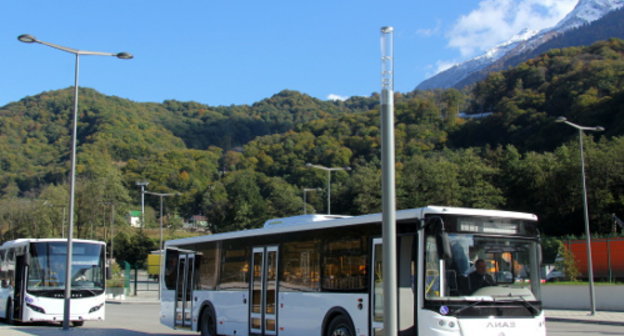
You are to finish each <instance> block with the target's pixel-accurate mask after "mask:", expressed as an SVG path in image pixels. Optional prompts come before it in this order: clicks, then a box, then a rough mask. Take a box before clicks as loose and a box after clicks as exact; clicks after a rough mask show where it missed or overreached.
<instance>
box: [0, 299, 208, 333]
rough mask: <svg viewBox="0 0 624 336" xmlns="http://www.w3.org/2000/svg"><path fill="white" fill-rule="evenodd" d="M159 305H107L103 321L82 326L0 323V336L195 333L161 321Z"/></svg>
mask: <svg viewBox="0 0 624 336" xmlns="http://www.w3.org/2000/svg"><path fill="white" fill-rule="evenodd" d="M159 309H160V307H159V305H158V304H153V303H148V304H140V303H133V304H107V305H106V320H105V321H87V322H85V324H84V326H82V327H77V328H70V329H69V330H63V329H62V328H61V327H60V326H59V325H47V324H36V325H33V324H25V325H18V326H10V325H6V324H4V323H3V322H0V335H2V336H26V335H36V336H62V335H75V336H113V335H114V336H147V335H150V336H165V335H187V336H198V335H199V334H198V333H196V332H191V331H179V330H173V329H170V328H168V327H165V326H163V325H161V324H160V321H159V319H158V314H159Z"/></svg>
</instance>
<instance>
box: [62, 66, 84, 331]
mask: <svg viewBox="0 0 624 336" xmlns="http://www.w3.org/2000/svg"><path fill="white" fill-rule="evenodd" d="M79 69H80V55H79V54H76V66H75V71H74V115H73V121H72V139H71V166H70V174H69V175H70V176H69V228H68V229H67V257H66V261H65V265H66V267H65V299H64V306H63V329H65V330H67V329H69V316H70V312H71V308H70V304H71V276H72V272H71V269H72V253H73V245H74V244H73V241H72V239H73V234H74V214H75V212H74V194H75V190H76V189H75V184H76V139H77V135H76V134H77V130H78V73H79Z"/></svg>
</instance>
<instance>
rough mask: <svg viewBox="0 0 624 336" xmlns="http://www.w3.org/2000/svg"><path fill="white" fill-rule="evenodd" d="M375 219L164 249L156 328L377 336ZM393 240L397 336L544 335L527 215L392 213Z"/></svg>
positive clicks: (326, 221)
mask: <svg viewBox="0 0 624 336" xmlns="http://www.w3.org/2000/svg"><path fill="white" fill-rule="evenodd" d="M381 220H382V217H381V214H372V215H365V216H357V217H341V216H324V215H309V216H297V217H290V218H283V219H275V220H270V221H267V222H266V223H265V225H264V227H263V228H259V229H252V230H244V231H239V232H228V233H219V234H214V235H206V236H201V237H192V238H186V239H179V240H172V241H168V242H166V244H165V261H164V263H163V266H162V270H161V272H162V273H161V277H160V278H161V311H160V313H161V317H160V320H161V322H162V323H163V324H165V325H167V326H170V327H172V328H176V329H178V328H182V329H184V328H188V329H192V330H196V331H200V332H201V334H202V335H204V336H207V335H211V336H212V335H236V336H245V335H279V336H306V335H310V336H343V335H344V336H366V335H383V321H384V317H383V290H382V287H383V286H382V283H383V275H382V261H383V257H382V251H383V249H382V245H381V244H382V235H381V232H382V228H381V226H382V224H381ZM396 232H397V237H396V238H397V249H396V251H393V253H396V260H397V272H398V274H397V280H398V284H397V285H398V305H399V307H398V308H399V309H398V327H399V330H400V335H401V336H403V335H421V336H422V335H428V336H429V335H464V336H465V335H479V336H481V335H506V336H511V335H545V334H546V330H545V320H544V312H543V310H542V304H541V301H540V277H539V264H540V259H541V257H540V256H541V253H540V244H539V236H538V231H537V218H536V216H535V215H532V214H527V213H518V212H508V211H495V210H477V209H465V208H451V207H437V206H428V207H424V208H419V209H410V210H402V211H398V212H397V214H396ZM479 264H481V267H478V265H479ZM474 268H481V270H480V271H481V272H483V271H485V272H487V274H489V275H487V276H486V275H484V274H479V273H475V270H473V269H474ZM486 277H487V279H489V282H487V283H486V284H484V283H483V282H485V281H483V280H486Z"/></svg>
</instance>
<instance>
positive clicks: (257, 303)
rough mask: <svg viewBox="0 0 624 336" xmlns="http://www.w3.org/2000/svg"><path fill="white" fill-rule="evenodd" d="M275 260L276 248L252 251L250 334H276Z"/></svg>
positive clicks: (266, 247) (259, 248)
mask: <svg viewBox="0 0 624 336" xmlns="http://www.w3.org/2000/svg"><path fill="white" fill-rule="evenodd" d="M277 258H278V248H277V246H264V247H255V248H254V249H253V255H252V265H251V267H252V268H251V269H252V272H251V293H250V297H251V300H250V301H249V331H250V334H254V335H276V334H277V261H278V259H277Z"/></svg>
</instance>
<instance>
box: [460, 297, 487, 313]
mask: <svg viewBox="0 0 624 336" xmlns="http://www.w3.org/2000/svg"><path fill="white" fill-rule="evenodd" d="M483 302H490V301H485V300H483V299H481V300H479V301H475V302H472V303H471V304H469V305H467V306H464V307H461V308H459V309H457V310H456V311H454V312H453V313H452V314H451V316H457V315H459V313H461V312H463V311H464V310H466V309H468V308H472V307H474V306H476V305H478V304H479V303H483Z"/></svg>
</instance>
